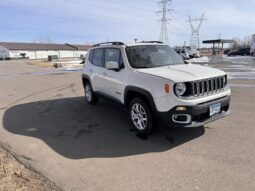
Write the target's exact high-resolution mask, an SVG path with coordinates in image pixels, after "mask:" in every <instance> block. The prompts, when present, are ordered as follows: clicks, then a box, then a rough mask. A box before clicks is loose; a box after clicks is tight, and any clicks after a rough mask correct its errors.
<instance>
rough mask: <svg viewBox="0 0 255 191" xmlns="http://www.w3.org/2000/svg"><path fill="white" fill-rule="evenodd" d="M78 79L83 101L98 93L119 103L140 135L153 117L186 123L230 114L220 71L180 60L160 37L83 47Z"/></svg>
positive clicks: (149, 128) (174, 124)
mask: <svg viewBox="0 0 255 191" xmlns="http://www.w3.org/2000/svg"><path fill="white" fill-rule="evenodd" d="M82 80H83V86H84V89H85V98H86V101H87V102H88V103H89V104H92V105H93V104H96V103H97V102H98V100H99V98H100V97H104V98H110V99H112V100H115V101H117V102H119V103H121V104H122V105H124V106H125V107H126V108H127V109H128V115H129V118H130V122H131V124H132V126H133V127H134V129H135V130H136V131H137V132H139V133H141V134H149V133H151V132H152V131H153V130H154V129H155V126H156V124H157V122H163V123H164V124H166V125H167V126H169V127H177V128H178V127H186V128H192V127H200V126H203V125H204V124H206V123H209V122H212V121H215V120H217V119H220V118H222V117H225V116H227V115H229V114H230V111H229V104H230V94H231V91H230V88H229V86H228V85H227V75H226V73H225V72H223V71H221V70H218V69H215V68H210V67H205V66H201V65H197V64H189V63H185V62H184V61H183V59H182V58H181V57H180V56H179V55H178V54H177V53H176V52H175V51H174V50H173V49H172V48H170V47H169V46H168V45H165V44H163V43H162V42H157V41H143V42H141V43H135V44H124V43H122V42H107V43H101V44H96V45H94V46H93V47H92V48H91V49H90V50H89V51H88V55H87V58H86V61H85V64H84V68H83V72H82Z"/></svg>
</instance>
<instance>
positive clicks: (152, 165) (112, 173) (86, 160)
mask: <svg viewBox="0 0 255 191" xmlns="http://www.w3.org/2000/svg"><path fill="white" fill-rule="evenodd" d="M241 62H243V63H241ZM245 63H246V64H245ZM205 65H207V64H205ZM209 65H210V66H212V67H217V68H221V69H223V70H225V71H226V72H228V73H229V75H230V80H229V84H230V85H231V88H232V103H231V111H232V114H231V115H230V116H229V117H227V118H224V119H222V120H219V121H216V122H213V123H210V124H208V125H206V126H205V127H201V128H196V129H167V128H165V127H160V128H159V130H158V132H157V133H155V134H154V135H151V136H149V137H148V138H139V137H137V136H136V134H135V133H134V132H132V131H130V125H129V122H128V118H127V115H126V112H125V110H123V109H122V108H120V107H119V106H117V105H113V104H112V103H109V102H108V101H104V100H102V101H100V103H99V104H98V105H97V106H90V105H88V104H86V103H85V101H84V98H83V87H82V83H81V76H80V73H79V72H64V71H60V70H56V69H54V70H53V69H47V68H40V67H36V66H31V65H27V64H26V63H25V62H21V61H11V62H0V118H1V119H0V142H1V145H3V146H4V147H5V148H6V149H8V150H10V151H11V152H12V153H16V155H17V157H19V159H20V160H21V161H22V162H23V163H25V164H27V165H29V166H31V167H32V168H33V169H35V170H36V171H38V172H40V173H41V174H43V175H44V176H46V177H47V178H49V179H50V180H52V181H54V182H55V183H56V184H57V185H58V186H60V187H62V188H63V189H65V190H111V191H112V190H117V191H119V190H160V191H163V190H238V191H239V190H247V191H248V190H249V191H250V190H254V189H255V182H254V174H255V160H254V158H255V148H254V145H255V128H254V127H255V117H254V111H255V60H253V59H252V58H247V57H244V58H224V59H221V58H214V59H213V60H212V62H211V63H210V64H209Z"/></svg>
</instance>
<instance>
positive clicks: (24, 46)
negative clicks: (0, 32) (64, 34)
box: [0, 42, 90, 60]
mask: <svg viewBox="0 0 255 191" xmlns="http://www.w3.org/2000/svg"><path fill="white" fill-rule="evenodd" d="M89 47H90V46H88V45H71V44H42V43H14V42H0V59H1V60H3V59H20V58H29V59H48V56H58V58H79V57H84V56H86V54H87V50H88V49H89Z"/></svg>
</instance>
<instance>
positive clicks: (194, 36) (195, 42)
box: [188, 13, 206, 50]
mask: <svg viewBox="0 0 255 191" xmlns="http://www.w3.org/2000/svg"><path fill="white" fill-rule="evenodd" d="M204 20H206V19H205V14H204V13H203V14H202V16H201V17H200V18H191V17H190V16H189V20H188V22H189V24H190V27H191V37H190V47H191V49H193V50H195V49H199V48H200V37H199V30H200V28H201V26H202V23H203V21H204ZM194 22H199V24H198V25H197V27H195V26H194V24H193V23H194Z"/></svg>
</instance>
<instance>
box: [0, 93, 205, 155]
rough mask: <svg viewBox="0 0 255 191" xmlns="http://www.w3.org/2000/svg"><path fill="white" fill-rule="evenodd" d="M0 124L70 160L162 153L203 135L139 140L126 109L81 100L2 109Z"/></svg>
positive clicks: (168, 133)
mask: <svg viewBox="0 0 255 191" xmlns="http://www.w3.org/2000/svg"><path fill="white" fill-rule="evenodd" d="M3 125H4V128H5V129H6V130H7V131H9V132H11V133H14V134H17V135H24V136H29V137H35V138H38V139H41V140H43V141H44V142H45V143H46V144H48V145H49V146H50V147H51V148H52V149H53V150H54V151H56V152H57V153H59V154H61V155H63V156H65V157H67V158H71V159H83V158H111V157H124V156H132V155H138V154H144V153H150V152H164V151H168V150H169V149H172V148H174V147H176V146H179V145H181V144H183V143H186V142H188V141H190V140H193V139H195V138H198V137H200V136H202V135H203V134H204V131H205V130H204V128H203V127H200V128H195V129H167V128H159V131H158V132H157V133H155V134H153V135H151V136H149V138H148V139H146V137H140V138H139V136H135V132H132V131H131V130H130V124H129V121H128V117H127V113H126V111H125V110H124V109H122V108H120V107H118V106H117V105H112V103H109V102H107V101H100V102H99V104H98V105H96V106H90V105H88V104H86V103H85V101H84V98H83V97H74V98H63V99H56V100H48V101H38V102H33V103H25V104H21V105H16V106H13V107H11V108H9V109H7V110H6V111H5V113H4V117H3Z"/></svg>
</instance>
